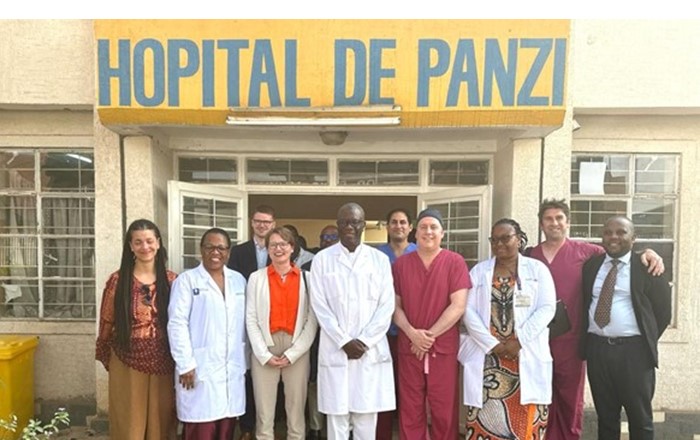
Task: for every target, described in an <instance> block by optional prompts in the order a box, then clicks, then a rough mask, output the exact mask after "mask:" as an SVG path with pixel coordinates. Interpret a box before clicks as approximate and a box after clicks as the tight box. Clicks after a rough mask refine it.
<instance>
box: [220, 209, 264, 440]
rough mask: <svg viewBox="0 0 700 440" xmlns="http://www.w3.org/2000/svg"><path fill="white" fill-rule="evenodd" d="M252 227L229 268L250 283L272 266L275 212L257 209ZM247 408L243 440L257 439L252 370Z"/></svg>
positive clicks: (233, 253) (233, 250)
mask: <svg viewBox="0 0 700 440" xmlns="http://www.w3.org/2000/svg"><path fill="white" fill-rule="evenodd" d="M250 225H251V227H252V228H253V238H252V239H250V240H248V241H246V242H245V243H241V244H239V245H237V246H234V247H233V248H231V255H230V256H229V258H228V264H227V266H228V267H229V268H231V269H233V270H235V271H236V272H240V274H241V275H243V276H244V277H245V279H246V281H248V277H250V274H251V273H253V272H255V271H256V270H258V269H262V268H263V267H265V266H267V265H268V264H270V257H269V256H268V255H267V248H266V247H265V235H267V233H268V232H269V231H270V230H272V229H273V228H274V227H275V210H274V209H272V207H270V206H267V205H260V206H258V207H256V208H255V211H253V215H251V216H250ZM245 379H246V380H245V388H246V393H245V397H246V408H245V414H243V415H242V416H241V417H240V418H239V420H240V427H241V437H240V438H241V440H249V439H253V438H254V437H255V400H254V398H253V381H252V380H251V376H250V370H248V371H246V375H245Z"/></svg>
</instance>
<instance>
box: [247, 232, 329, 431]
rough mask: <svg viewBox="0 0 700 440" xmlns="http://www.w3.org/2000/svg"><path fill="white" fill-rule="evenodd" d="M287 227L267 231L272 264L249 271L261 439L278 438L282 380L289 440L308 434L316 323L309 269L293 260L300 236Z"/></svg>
mask: <svg viewBox="0 0 700 440" xmlns="http://www.w3.org/2000/svg"><path fill="white" fill-rule="evenodd" d="M295 238H296V237H295V235H294V234H293V233H292V231H290V230H289V229H287V228H285V227H277V228H274V229H272V230H271V231H270V232H268V233H267V236H266V237H265V246H266V247H267V253H268V255H269V256H270V260H271V261H272V264H270V265H269V266H267V267H264V268H262V269H259V270H258V271H256V272H253V273H252V274H251V275H250V278H249V280H248V287H247V291H246V298H247V303H246V304H247V305H246V328H247V329H248V337H249V338H250V345H251V348H252V351H253V354H254V355H255V356H254V357H253V359H251V373H252V376H253V392H254V395H255V408H256V414H257V416H256V418H257V420H256V432H255V437H256V438H257V440H274V438H275V435H274V427H275V407H276V403H277V385H278V384H279V382H280V380H282V383H283V384H284V400H285V410H286V414H287V439H288V440H301V439H303V438H305V437H306V424H305V421H304V410H305V408H306V392H307V382H308V378H309V368H310V363H309V350H310V349H311V343H312V342H313V341H314V337H315V336H316V329H317V328H318V324H317V323H316V318H315V317H314V314H313V312H312V311H311V305H310V303H309V293H308V288H307V280H306V277H307V275H306V273H305V272H304V271H302V270H301V269H299V267H297V266H296V265H295V264H294V263H292V261H291V255H292V252H293V251H294V248H295V244H296V240H295Z"/></svg>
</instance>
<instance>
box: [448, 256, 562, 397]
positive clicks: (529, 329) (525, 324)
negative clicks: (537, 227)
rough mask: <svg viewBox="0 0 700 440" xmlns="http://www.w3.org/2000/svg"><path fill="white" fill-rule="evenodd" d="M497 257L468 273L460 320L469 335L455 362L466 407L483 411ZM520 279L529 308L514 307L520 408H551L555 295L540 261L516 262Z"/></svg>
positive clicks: (463, 337) (525, 259)
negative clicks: (459, 365) (461, 367)
mask: <svg viewBox="0 0 700 440" xmlns="http://www.w3.org/2000/svg"><path fill="white" fill-rule="evenodd" d="M495 263H496V259H495V258H491V259H490V260H487V261H483V262H481V263H479V264H477V265H476V266H474V268H473V269H472V270H471V272H470V275H471V279H472V283H473V284H474V286H473V287H472V290H471V293H470V294H469V299H468V300H467V310H466V313H465V314H464V317H463V318H462V320H463V322H464V324H465V326H466V328H467V334H466V335H465V334H463V335H461V337H460V339H461V341H460V349H459V355H458V359H459V361H460V362H461V363H462V365H464V381H463V383H464V404H465V405H468V406H474V407H477V408H481V406H482V404H483V388H484V361H485V357H486V353H488V352H490V351H491V350H492V349H493V347H495V346H496V345H497V344H498V342H499V341H498V339H496V337H494V336H493V335H492V334H491V330H490V323H491V286H492V284H493V270H494V265H495ZM518 277H519V278H520V285H521V287H522V290H519V289H518V288H517V286H516V292H515V295H516V296H517V295H526V296H528V297H529V298H530V299H529V306H522V307H517V306H516V303H517V298H514V301H513V318H514V321H515V323H514V331H515V334H516V335H517V337H518V341H519V342H520V345H522V348H521V350H520V353H519V356H518V360H519V362H518V364H519V367H520V403H521V404H529V403H534V404H542V405H545V404H549V403H551V400H552V355H551V353H550V351H549V329H548V328H547V325H548V324H549V322H550V321H551V320H552V318H553V317H554V310H555V302H556V292H555V289H554V281H553V280H552V275H551V274H550V272H549V269H547V266H545V265H544V264H543V263H542V262H540V261H537V260H535V259H534V258H528V257H525V256H522V255H521V256H519V257H518Z"/></svg>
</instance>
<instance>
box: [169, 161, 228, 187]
mask: <svg viewBox="0 0 700 440" xmlns="http://www.w3.org/2000/svg"><path fill="white" fill-rule="evenodd" d="M178 170H179V174H180V179H179V180H180V181H181V182H192V183H236V182H238V173H237V170H238V167H237V163H236V160H235V159H223V158H215V157H181V158H179V159H178Z"/></svg>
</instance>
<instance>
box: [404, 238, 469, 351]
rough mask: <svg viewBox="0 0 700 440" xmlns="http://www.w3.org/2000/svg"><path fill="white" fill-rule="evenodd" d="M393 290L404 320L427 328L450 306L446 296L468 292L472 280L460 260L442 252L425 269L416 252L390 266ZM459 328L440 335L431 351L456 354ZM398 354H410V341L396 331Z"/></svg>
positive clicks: (405, 255)
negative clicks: (457, 292)
mask: <svg viewBox="0 0 700 440" xmlns="http://www.w3.org/2000/svg"><path fill="white" fill-rule="evenodd" d="M392 272H393V274H394V290H395V291H396V294H397V295H398V296H400V297H401V305H402V307H403V311H404V313H405V314H406V317H407V318H408V321H409V322H410V323H411V325H412V326H413V327H415V328H422V329H429V328H430V327H432V325H433V324H435V322H436V321H437V320H438V319H439V318H440V315H442V313H443V312H444V311H445V309H446V308H447V307H448V306H449V305H450V294H452V293H454V292H455V291H457V290H460V289H471V287H472V281H471V278H470V277H469V268H468V267H467V263H465V262H464V258H463V257H462V256H461V255H459V254H458V253H456V252H452V251H449V250H446V249H442V250H441V251H440V253H439V254H438V255H437V256H436V257H435V259H434V260H433V262H432V263H431V264H430V267H429V268H427V269H426V267H425V265H424V264H423V261H422V260H421V259H420V256H418V252H412V253H410V254H404V255H402V256H401V257H399V258H398V259H397V260H396V262H395V263H394V265H393V266H392ZM458 329H459V327H458V324H455V325H454V326H453V327H452V328H451V329H449V330H447V331H446V332H445V333H443V334H442V335H440V336H439V337H438V338H437V340H436V341H435V343H434V344H433V347H432V348H431V352H433V351H435V352H436V353H440V354H456V353H457V351H458V349H459V330H458ZM398 344H399V353H401V354H410V353H411V341H410V339H408V336H406V334H405V333H404V332H403V331H399V339H398Z"/></svg>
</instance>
